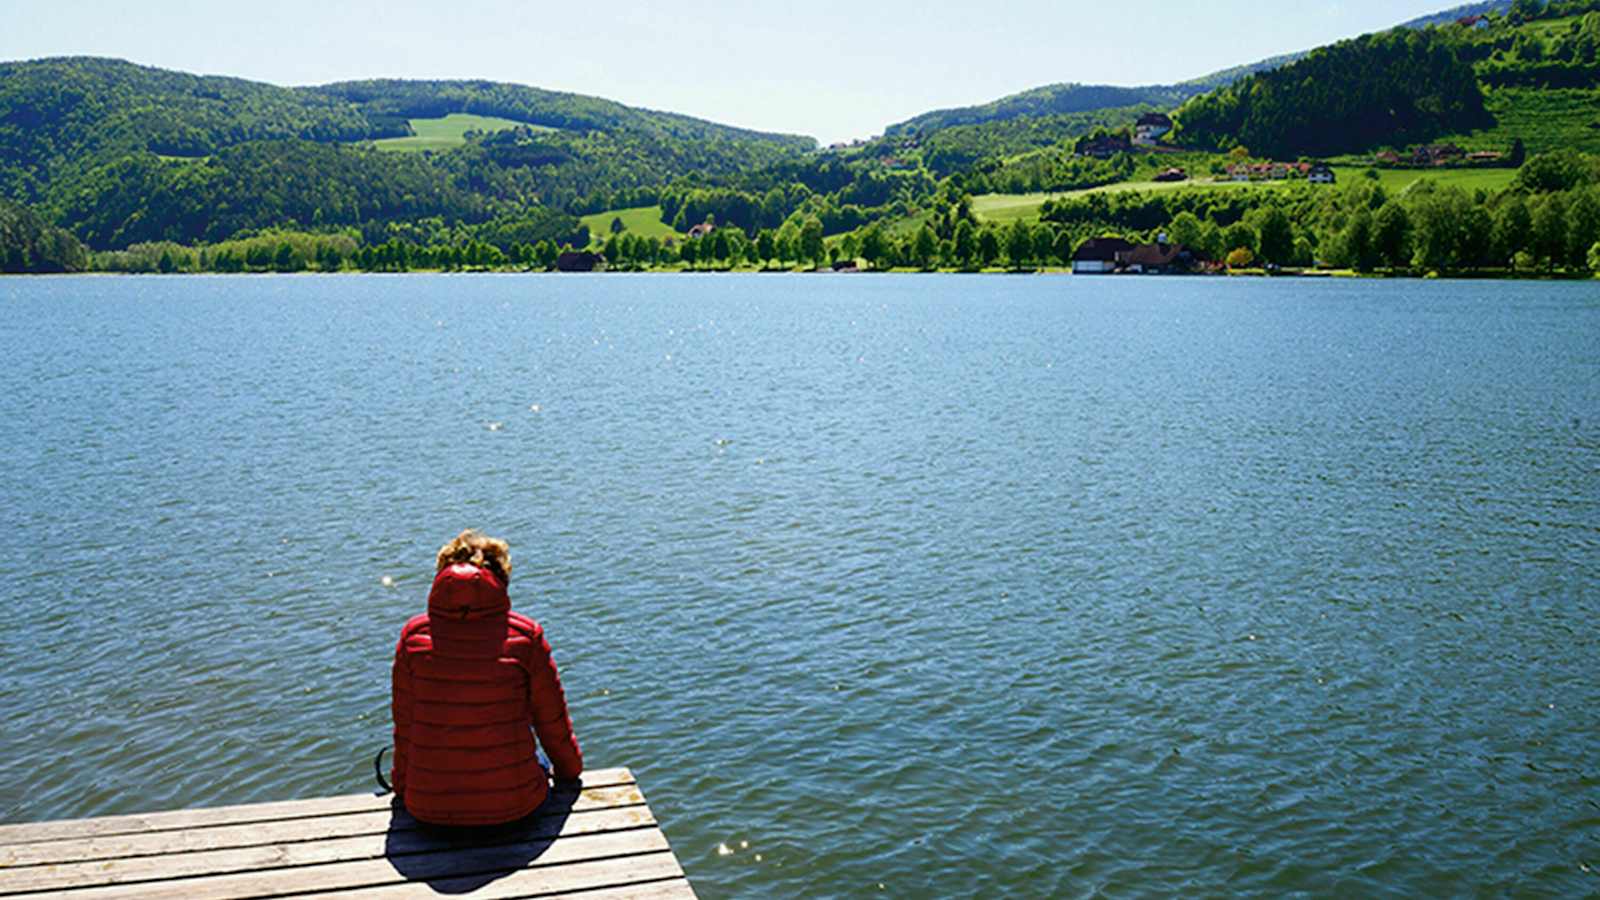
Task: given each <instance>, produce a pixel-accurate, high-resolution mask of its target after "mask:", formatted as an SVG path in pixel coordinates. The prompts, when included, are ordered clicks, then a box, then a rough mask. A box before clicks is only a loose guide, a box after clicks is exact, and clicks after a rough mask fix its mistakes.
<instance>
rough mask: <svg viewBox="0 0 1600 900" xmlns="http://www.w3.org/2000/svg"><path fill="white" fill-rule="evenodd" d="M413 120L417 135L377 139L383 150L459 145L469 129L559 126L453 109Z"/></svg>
mask: <svg viewBox="0 0 1600 900" xmlns="http://www.w3.org/2000/svg"><path fill="white" fill-rule="evenodd" d="M410 122H411V130H412V131H414V132H416V134H415V135H413V136H411V137H402V138H384V139H383V140H381V141H373V142H372V144H373V146H375V147H377V148H378V149H379V150H387V151H390V152H396V153H420V152H422V151H424V150H450V149H453V148H455V147H459V146H461V145H462V144H465V143H466V142H467V138H466V135H467V132H469V131H505V130H507V129H509V128H533V129H536V130H539V131H554V130H555V129H553V128H545V127H544V126H542V125H529V124H527V123H525V122H514V121H512V120H511V119H500V118H496V117H494V116H475V115H472V114H470V113H451V114H449V115H448V116H444V117H442V118H438V119H412V120H410Z"/></svg>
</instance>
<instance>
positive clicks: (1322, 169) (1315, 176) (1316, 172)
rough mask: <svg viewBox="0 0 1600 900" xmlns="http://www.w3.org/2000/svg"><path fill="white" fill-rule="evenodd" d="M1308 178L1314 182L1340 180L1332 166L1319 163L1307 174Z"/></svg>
mask: <svg viewBox="0 0 1600 900" xmlns="http://www.w3.org/2000/svg"><path fill="white" fill-rule="evenodd" d="M1306 180H1307V181H1310V182H1311V183H1312V184H1333V183H1334V182H1335V181H1337V180H1338V176H1337V175H1335V174H1334V173H1333V167H1332V166H1329V165H1327V164H1325V163H1318V164H1316V165H1314V166H1312V167H1311V172H1310V174H1308V175H1306Z"/></svg>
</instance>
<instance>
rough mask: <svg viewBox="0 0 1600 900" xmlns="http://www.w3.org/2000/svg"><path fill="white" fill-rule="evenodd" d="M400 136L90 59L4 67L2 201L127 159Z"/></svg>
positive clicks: (307, 102)
mask: <svg viewBox="0 0 1600 900" xmlns="http://www.w3.org/2000/svg"><path fill="white" fill-rule="evenodd" d="M404 133H405V131H404V130H403V126H400V127H399V129H398V130H397V128H396V127H395V126H393V125H390V126H380V125H376V124H374V123H373V122H372V121H371V120H369V119H368V118H367V117H366V115H365V114H363V113H362V112H361V110H360V109H358V108H356V107H355V106H353V105H351V104H349V103H345V102H341V101H339V100H336V99H333V98H330V97H325V96H321V95H317V94H310V93H306V92H302V91H296V90H291V89H289V88H281V87H276V86H273V85H269V84H260V83H257V82H251V81H244V80H242V79H238V78H219V77H214V76H198V75H189V74H186V73H183V72H169V71H166V70H163V69H154V68H150V67H148V66H137V65H133V64H132V63H127V62H123V61H121V60H113V59H99V58H92V57H72V58H61V59H45V60H38V61H34V62H9V63H0V196H10V197H12V198H14V199H22V200H30V201H38V200H40V199H43V198H44V197H46V196H48V195H49V193H50V189H51V187H52V185H53V184H55V183H56V182H57V181H58V180H59V179H61V178H62V177H64V176H69V175H71V174H73V173H75V172H79V171H82V170H84V169H85V168H88V167H92V166H93V165H96V164H100V163H105V162H110V161H113V160H115V159H116V158H118V157H121V156H123V155H126V154H130V153H154V154H160V155H167V156H205V155H207V154H210V153H214V152H216V151H217V150H219V149H221V148H223V147H228V146H232V145H235V144H242V143H246V142H249V141H260V140H274V139H284V138H295V139H300V140H310V141H326V142H335V141H353V140H360V139H363V138H373V137H386V136H393V135H395V134H404Z"/></svg>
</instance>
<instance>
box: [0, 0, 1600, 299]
mask: <svg viewBox="0 0 1600 900" xmlns="http://www.w3.org/2000/svg"><path fill="white" fill-rule="evenodd" d="M1597 55H1600V0H1557V2H1549V3H1545V2H1540V0H1515V2H1513V3H1510V4H1504V5H1502V7H1501V8H1500V10H1499V11H1492V12H1490V13H1489V14H1487V15H1477V16H1466V17H1463V18H1461V19H1459V20H1450V19H1449V18H1448V17H1446V18H1445V19H1443V20H1441V23H1440V24H1429V25H1427V26H1425V27H1401V28H1396V29H1392V30H1390V31H1386V32H1381V33H1378V34H1374V35H1365V36H1363V37H1360V38H1355V39H1352V40H1348V41H1340V42H1338V43H1336V44H1333V45H1330V46H1328V47H1324V48H1320V49H1318V50H1315V51H1312V52H1310V53H1308V54H1303V55H1299V56H1298V57H1296V58H1292V59H1282V60H1274V61H1269V62H1267V63H1263V64H1260V65H1258V66H1254V67H1242V68H1241V69H1240V70H1238V71H1232V72H1228V73H1218V75H1216V76H1214V77H1210V78H1207V79H1200V80H1197V81H1195V82H1191V83H1186V84H1185V85H1182V86H1172V87H1170V88H1163V89H1160V90H1155V89H1151V90H1146V91H1142V92H1141V91H1139V90H1134V89H1110V88H1103V89H1102V88H1092V87H1085V86H1072V85H1064V86H1056V87H1055V88H1051V89H1043V90H1039V91H1033V92H1028V93H1025V94H1022V95H1017V96H1016V97H1014V98H1007V99H1005V100H1003V101H998V102H997V103H995V104H990V105H988V106H985V107H974V108H971V109H967V110H952V111H945V112H942V113H938V114H929V115H927V116H923V117H918V119H915V120H912V121H911V122H908V123H902V124H901V125H898V126H893V127H891V128H890V129H887V130H886V133H885V134H884V135H883V136H880V137H877V138H874V139H871V140H867V141H859V142H854V143H851V144H848V145H836V146H834V147H829V148H818V147H816V146H815V142H812V141H809V139H805V138H799V137H795V136H787V135H776V134H765V133H760V132H752V131H746V130H741V129H735V128H729V127H726V126H719V125H715V124H713V123H707V122H701V121H699V120H694V119H690V118H687V117H682V116H674V115H672V114H667V113H654V112H650V111H645V110H635V109H630V108H628V107H625V106H622V105H621V104H616V103H613V102H611V101H605V100H600V99H598V98H586V97H580V96H575V95H562V94H554V93H551V92H545V91H540V90H538V89H536V88H527V87H522V86H517V85H502V84H493V83H486V82H420V81H418V82H409V81H366V82H348V83H342V84H337V85H327V86H322V87H316V88H293V89H290V88H278V87H274V86H272V85H264V84H259V83H253V82H247V81H242V80H239V79H228V78H217V77H209V76H207V77H200V76H190V75H185V74H183V73H175V72H166V71H163V70H158V69H149V68H146V67H140V66H134V65H132V64H128V63H122V62H119V61H115V60H101V59H93V58H70V59H55V60H39V61H33V62H24V63H0V271H3V272H29V273H37V272H77V271H95V272H141V273H142V272H168V273H184V272H297V271H328V272H333V271H472V270H495V271H499V270H515V271H525V270H532V271H538V270H557V269H564V268H603V269H606V270H609V271H726V270H737V271H746V270H758V271H766V270H772V271H777V270H814V269H817V268H825V269H829V270H832V269H857V270H877V271H886V270H895V271H905V270H913V271H995V270H998V271H1016V270H1031V269H1053V268H1070V267H1072V266H1073V264H1074V262H1075V260H1078V259H1079V257H1081V256H1082V255H1083V254H1084V252H1085V247H1100V246H1102V245H1101V244H1098V243H1096V244H1091V243H1090V242H1098V241H1103V240H1104V239H1111V240H1113V241H1117V242H1125V243H1126V244H1128V245H1133V246H1149V245H1156V246H1159V247H1167V246H1177V247H1180V248H1182V253H1181V254H1176V259H1177V260H1178V262H1177V263H1176V264H1172V265H1163V266H1161V267H1160V268H1161V269H1162V270H1179V271H1202V272H1225V271H1232V272H1239V271H1257V270H1265V271H1283V270H1298V271H1308V272H1310V271H1354V272H1361V273H1381V274H1386V275H1395V276H1422V275H1432V274H1440V275H1457V274H1460V275H1488V276H1495V277H1589V276H1591V275H1593V274H1594V273H1595V272H1596V270H1597V269H1600V265H1597V258H1596V251H1597V249H1600V248H1597V245H1600V227H1597V223H1596V218H1597V216H1596V207H1597V191H1600V62H1597ZM1115 103H1121V104H1123V105H1109V104H1115ZM563 254H567V255H568V256H567V259H568V260H569V262H571V261H572V260H574V259H576V262H571V264H564V263H563ZM1116 267H1117V268H1126V269H1144V268H1145V267H1143V266H1137V265H1130V266H1122V264H1121V263H1118V264H1117V265H1116Z"/></svg>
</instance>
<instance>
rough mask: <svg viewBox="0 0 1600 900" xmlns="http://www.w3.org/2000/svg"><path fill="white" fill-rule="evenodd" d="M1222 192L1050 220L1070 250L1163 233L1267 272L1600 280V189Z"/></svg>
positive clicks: (1092, 205) (1050, 213) (1053, 211)
mask: <svg viewBox="0 0 1600 900" xmlns="http://www.w3.org/2000/svg"><path fill="white" fill-rule="evenodd" d="M1207 193H1210V194H1212V195H1213V196H1211V197H1209V198H1208V197H1206V194H1207ZM1220 193H1221V192H1168V193H1165V194H1162V193H1145V194H1126V195H1111V196H1107V197H1105V198H1103V199H1100V200H1096V201H1093V202H1090V201H1086V200H1080V201H1065V202H1061V203H1057V204H1053V205H1051V207H1050V208H1049V209H1048V210H1047V213H1046V220H1047V221H1049V222H1052V223H1053V224H1055V225H1057V226H1058V227H1061V228H1064V229H1066V230H1068V231H1069V232H1070V233H1071V234H1072V235H1074V240H1081V239H1082V237H1085V236H1094V235H1100V234H1122V235H1126V236H1129V237H1132V238H1135V239H1148V238H1150V237H1152V236H1153V235H1155V234H1158V233H1161V232H1165V233H1166V234H1167V235H1168V237H1169V239H1170V240H1171V241H1173V242H1174V243H1180V244H1184V245H1186V246H1188V247H1190V248H1192V249H1194V250H1195V251H1197V252H1198V253H1199V254H1200V255H1202V256H1204V257H1205V258H1207V259H1211V260H1216V261H1224V260H1228V259H1229V258H1230V256H1232V255H1233V254H1234V253H1235V251H1241V250H1242V251H1245V258H1247V259H1249V260H1253V261H1258V262H1261V263H1264V264H1269V265H1281V266H1313V265H1328V266H1335V267H1348V268H1354V269H1357V270H1360V271H1375V270H1380V269H1382V270H1389V271H1397V272H1398V271H1406V272H1417V271H1439V272H1468V271H1507V270H1515V271H1525V272H1533V271H1543V272H1548V273H1556V272H1567V273H1581V272H1588V271H1591V270H1593V268H1594V267H1593V260H1592V259H1591V256H1592V253H1591V251H1592V249H1593V247H1594V246H1595V244H1597V243H1600V179H1591V180H1587V181H1584V182H1583V183H1580V184H1572V185H1567V186H1565V187H1564V188H1561V189H1556V190H1550V191H1531V190H1525V189H1521V188H1514V189H1510V190H1507V191H1503V192H1500V193H1498V194H1487V193H1485V192H1481V191H1480V192H1475V193H1468V192H1466V191H1463V190H1461V189H1459V188H1456V187H1452V186H1439V185H1437V184H1435V183H1433V182H1431V181H1426V180H1425V181H1422V182H1419V183H1418V184H1417V185H1415V186H1413V187H1412V188H1411V189H1409V190H1407V191H1406V192H1404V193H1403V194H1401V195H1399V196H1392V195H1390V194H1389V193H1388V192H1386V191H1385V190H1384V189H1383V188H1382V187H1381V186H1380V185H1379V184H1377V183H1376V182H1374V181H1357V182H1354V183H1351V184H1347V185H1345V186H1344V187H1342V188H1340V189H1337V190H1317V189H1314V188H1311V187H1310V186H1300V187H1295V188H1277V189H1251V190H1239V191H1232V192H1228V195H1227V196H1226V197H1223V196H1220Z"/></svg>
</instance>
